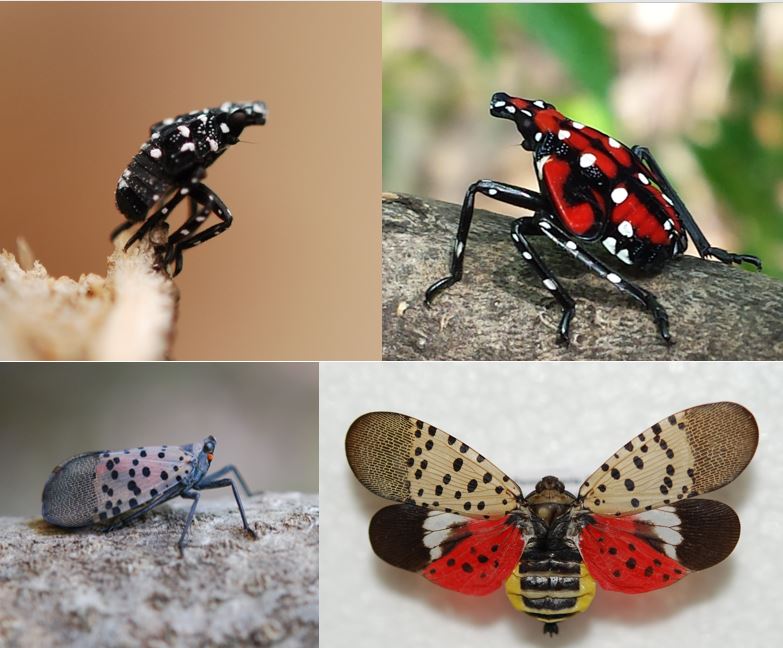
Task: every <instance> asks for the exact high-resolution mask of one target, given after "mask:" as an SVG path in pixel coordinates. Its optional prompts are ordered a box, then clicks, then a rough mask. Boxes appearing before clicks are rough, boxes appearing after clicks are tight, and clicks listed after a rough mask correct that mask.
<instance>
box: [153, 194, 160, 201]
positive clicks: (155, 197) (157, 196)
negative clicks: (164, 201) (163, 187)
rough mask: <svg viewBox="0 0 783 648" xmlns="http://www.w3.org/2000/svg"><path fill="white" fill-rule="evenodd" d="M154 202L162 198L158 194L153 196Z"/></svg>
mask: <svg viewBox="0 0 783 648" xmlns="http://www.w3.org/2000/svg"><path fill="white" fill-rule="evenodd" d="M152 199H153V200H160V196H159V195H158V194H152Z"/></svg>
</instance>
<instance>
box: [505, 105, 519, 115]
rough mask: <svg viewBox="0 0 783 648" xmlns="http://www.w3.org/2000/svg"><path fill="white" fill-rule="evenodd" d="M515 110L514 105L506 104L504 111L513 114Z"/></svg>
mask: <svg viewBox="0 0 783 648" xmlns="http://www.w3.org/2000/svg"><path fill="white" fill-rule="evenodd" d="M516 111H517V109H516V108H514V106H506V112H509V113H511V114H512V115H513V114H514V113H515V112H516Z"/></svg>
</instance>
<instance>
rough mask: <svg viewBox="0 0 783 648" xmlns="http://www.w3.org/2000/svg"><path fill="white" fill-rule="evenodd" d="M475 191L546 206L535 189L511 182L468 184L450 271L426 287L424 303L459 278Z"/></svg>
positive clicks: (533, 208)
mask: <svg viewBox="0 0 783 648" xmlns="http://www.w3.org/2000/svg"><path fill="white" fill-rule="evenodd" d="M477 193H481V194H484V195H485V196H489V197H490V198H494V199H495V200H499V201H501V202H504V203H507V204H509V205H514V206H515V207H522V208H524V209H529V210H531V211H536V210H539V209H546V201H545V200H544V198H543V196H541V194H539V193H536V192H535V191H530V190H528V189H522V188H520V187H514V186H513V185H507V184H503V183H502V182H495V181H494V180H479V181H478V182H474V183H473V184H472V185H470V187H468V190H467V192H466V193H465V199H464V200H463V202H462V211H461V212H460V216H459V227H458V228H457V236H456V237H455V239H454V247H453V248H452V252H451V270H450V271H449V274H448V276H446V277H443V279H439V280H438V281H436V282H435V283H434V284H432V285H431V286H430V287H429V288H427V292H426V293H425V296H424V303H425V304H427V305H428V306H429V305H430V304H431V303H432V300H433V299H434V298H435V296H436V295H437V294H438V293H439V292H441V291H443V290H445V289H446V288H448V287H449V286H452V285H454V284H455V283H457V282H458V281H459V280H460V279H462V266H463V263H464V255H465V245H466V244H467V241H468V232H469V231H470V223H471V221H472V220H473V209H474V202H475V198H476V194H477Z"/></svg>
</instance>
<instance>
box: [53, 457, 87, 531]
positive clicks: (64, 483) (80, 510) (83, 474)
mask: <svg viewBox="0 0 783 648" xmlns="http://www.w3.org/2000/svg"><path fill="white" fill-rule="evenodd" d="M98 458H99V454H98V453H97V452H88V453H85V454H82V455H78V456H76V457H73V458H72V459H69V460H68V461H66V462H65V463H64V464H62V465H61V466H57V467H56V468H55V469H54V470H53V471H52V474H51V475H50V476H49V479H48V480H47V482H46V485H45V486H44V491H43V507H42V511H41V514H42V515H43V519H44V520H46V521H47V522H49V524H55V525H57V526H61V527H82V526H88V525H91V524H93V521H94V519H93V518H94V516H95V512H96V511H97V510H98V494H97V493H96V491H95V467H96V466H97V464H98Z"/></svg>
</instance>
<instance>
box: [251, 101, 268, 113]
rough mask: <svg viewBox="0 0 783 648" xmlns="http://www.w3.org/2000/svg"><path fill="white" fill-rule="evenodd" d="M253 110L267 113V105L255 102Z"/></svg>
mask: <svg viewBox="0 0 783 648" xmlns="http://www.w3.org/2000/svg"><path fill="white" fill-rule="evenodd" d="M253 112H257V113H261V114H264V113H266V105H265V104H262V103H254V104H253Z"/></svg>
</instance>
